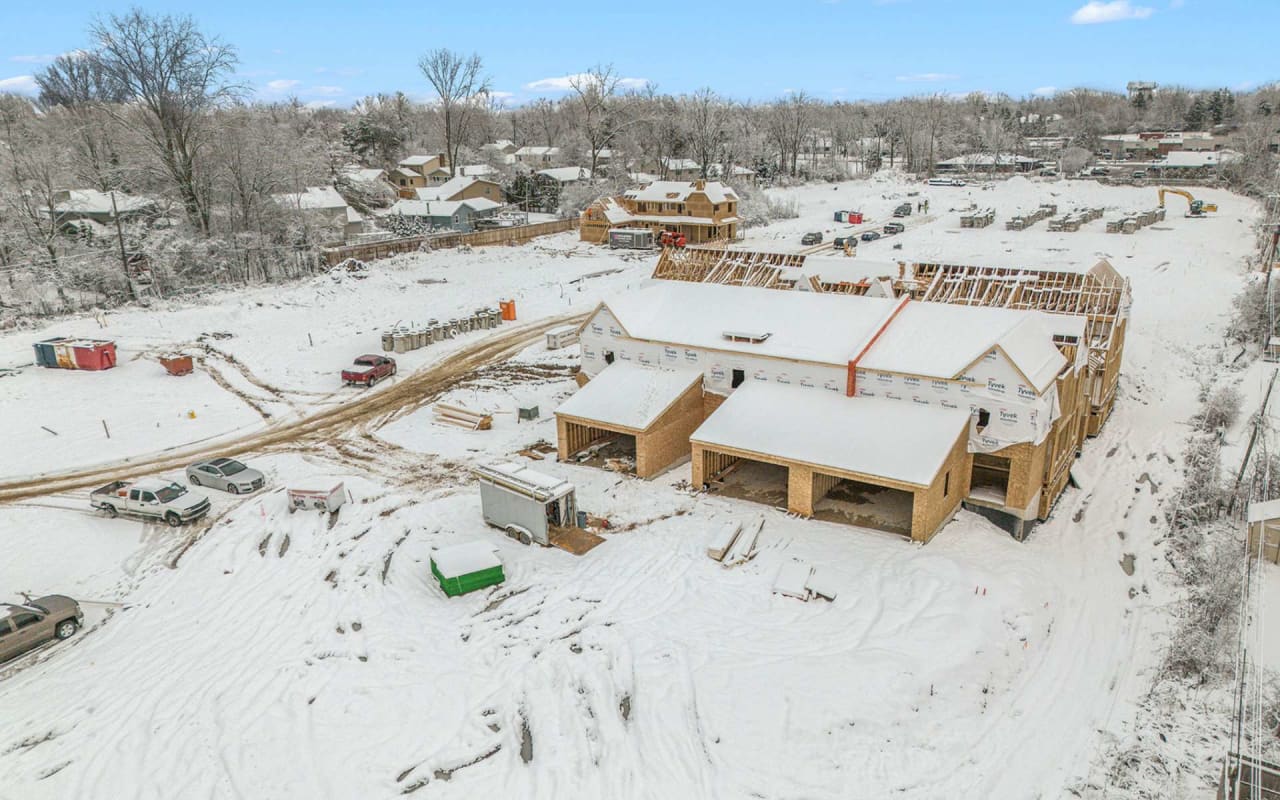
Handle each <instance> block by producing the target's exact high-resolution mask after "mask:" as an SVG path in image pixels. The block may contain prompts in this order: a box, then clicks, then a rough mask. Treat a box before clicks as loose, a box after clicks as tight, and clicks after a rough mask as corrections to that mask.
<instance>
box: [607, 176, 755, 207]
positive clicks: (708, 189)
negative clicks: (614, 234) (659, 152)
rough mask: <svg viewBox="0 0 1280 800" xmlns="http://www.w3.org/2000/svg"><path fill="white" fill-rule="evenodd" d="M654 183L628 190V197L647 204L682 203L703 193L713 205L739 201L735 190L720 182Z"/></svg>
mask: <svg viewBox="0 0 1280 800" xmlns="http://www.w3.org/2000/svg"><path fill="white" fill-rule="evenodd" d="M698 183H699V182H698V181H654V182H653V183H650V184H646V185H644V186H641V187H639V188H636V189H628V190H627V191H626V196H627V197H630V198H631V199H632V200H639V201H641V202H645V203H682V202H684V201H685V200H688V199H689V195H691V194H694V193H696V192H702V193H703V194H705V195H706V196H707V199H708V200H710V201H711V202H712V203H723V202H725V201H726V200H737V199H738V196H737V195H736V194H734V193H733V190H732V189H730V188H729V187H728V186H725V185H724V184H723V183H721V182H720V181H701V183H702V188H701V189H699V188H698Z"/></svg>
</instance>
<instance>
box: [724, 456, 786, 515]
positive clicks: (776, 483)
mask: <svg viewBox="0 0 1280 800" xmlns="http://www.w3.org/2000/svg"><path fill="white" fill-rule="evenodd" d="M703 457H704V458H706V459H707V460H708V463H709V466H710V467H711V468H709V469H708V470H707V472H706V475H707V483H708V489H707V491H708V493H710V494H719V495H721V496H723V497H732V498H734V499H737V500H750V501H751V502H753V503H763V504H764V505H767V506H774V507H775V508H786V507H787V479H788V477H789V475H790V472H789V471H788V469H787V468H786V467H783V466H779V465H777V464H770V463H767V462H765V461H753V460H752V459H749V458H732V457H729V456H724V455H721V454H719V453H712V452H706V453H705V454H704V456H703ZM717 461H720V462H721V463H720V464H717V463H715V462H717ZM716 467H719V468H718V469H716Z"/></svg>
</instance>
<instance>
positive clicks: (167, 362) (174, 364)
mask: <svg viewBox="0 0 1280 800" xmlns="http://www.w3.org/2000/svg"><path fill="white" fill-rule="evenodd" d="M160 363H161V364H162V365H163V366H164V368H165V371H166V372H168V373H169V374H170V375H190V374H191V370H192V369H194V367H193V366H192V364H191V356H188V355H184V354H182V353H172V354H170V355H167V356H160Z"/></svg>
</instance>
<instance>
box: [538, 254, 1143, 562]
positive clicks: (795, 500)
mask: <svg viewBox="0 0 1280 800" xmlns="http://www.w3.org/2000/svg"><path fill="white" fill-rule="evenodd" d="M825 261H826V260H825V259H809V260H808V261H806V260H805V259H804V257H803V256H798V255H794V254H779V253H750V252H743V251H733V250H724V249H717V248H707V249H696V248H690V249H686V250H684V251H679V252H677V251H666V252H664V254H663V256H662V257H661V259H660V261H659V263H658V266H657V268H656V269H655V274H654V277H655V278H660V279H665V280H658V281H654V282H653V283H651V284H648V285H646V286H644V287H642V288H640V289H637V290H634V291H632V292H629V293H627V294H624V295H621V296H619V297H617V298H611V299H609V300H607V301H606V302H604V303H602V304H601V305H600V306H599V307H598V308H597V309H596V310H595V312H594V313H593V314H592V315H591V316H590V318H589V319H588V320H587V322H586V323H584V325H583V327H582V329H581V332H580V337H581V341H582V359H583V369H582V371H583V375H584V376H585V378H587V379H588V382H587V383H586V384H585V386H583V388H582V389H581V390H580V391H579V392H578V393H577V394H576V395H575V396H574V397H572V398H570V399H569V400H568V401H567V402H566V403H565V404H564V405H563V406H562V407H561V408H560V409H559V411H558V412H557V421H558V434H559V450H560V457H561V458H562V459H570V458H573V457H575V456H576V455H577V454H578V453H580V452H583V451H584V450H588V449H590V448H592V447H595V446H599V445H600V444H601V443H602V442H607V441H613V442H622V443H624V444H625V446H627V447H629V448H631V449H633V452H634V457H635V465H636V473H637V474H638V475H640V476H642V477H651V476H653V475H655V474H658V473H660V472H662V471H663V470H665V469H667V468H668V467H670V466H672V465H673V464H675V463H678V462H679V461H681V460H683V458H684V457H685V456H686V455H687V456H690V457H691V458H692V478H693V483H694V485H696V486H707V487H709V488H711V489H712V490H715V491H724V492H725V493H726V494H731V495H735V493H736V496H743V497H753V498H754V499H759V500H763V501H764V502H771V503H774V504H776V505H780V506H785V507H786V508H787V509H788V510H790V511H792V512H795V513H798V514H801V515H804V516H816V517H820V518H830V519H837V520H843V521H850V522H854V523H856V524H860V525H865V526H870V527H880V528H883V529H886V530H891V531H895V532H898V533H902V534H904V535H909V536H910V537H911V538H913V539H916V540H919V541H927V540H928V539H929V538H931V537H932V536H933V534H934V533H936V531H937V530H938V529H939V528H940V527H941V526H942V525H943V524H945V522H946V521H947V520H948V519H949V518H950V517H951V515H952V514H953V513H954V512H955V510H956V509H957V508H958V507H959V506H960V505H961V504H962V503H964V504H966V505H967V506H968V507H970V508H973V509H975V510H978V511H980V512H982V513H985V514H986V515H987V516H989V517H991V518H992V519H995V520H996V521H998V522H1000V523H1001V524H1002V525H1003V526H1004V527H1006V528H1008V529H1009V530H1010V531H1012V532H1013V533H1014V534H1015V535H1017V536H1019V537H1021V536H1022V535H1023V533H1024V532H1025V530H1026V529H1027V526H1028V524H1033V523H1034V521H1035V520H1037V519H1043V518H1045V517H1047V516H1048V514H1049V512H1050V510H1051V509H1052V507H1053V503H1054V501H1055V500H1056V499H1057V497H1058V496H1059V495H1060V494H1061V492H1062V491H1063V489H1064V488H1065V487H1066V485H1067V482H1068V480H1069V477H1070V469H1071V465H1072V463H1073V462H1074V459H1075V457H1076V455H1077V453H1078V452H1079V449H1080V447H1081V446H1082V444H1083V442H1084V439H1085V437H1086V436H1087V435H1089V434H1093V433H1097V431H1098V429H1099V428H1100V427H1101V425H1102V424H1103V422H1105V420H1106V417H1107V415H1108V414H1109V413H1110V411H1111V407H1112V405H1113V404H1114V399H1115V385H1116V379H1117V376H1118V373H1119V366H1120V357H1121V354H1122V349H1123V340H1124V329H1125V324H1126V320H1127V317H1128V303H1129V289H1128V283H1127V281H1125V280H1124V279H1123V278H1121V277H1120V276H1119V275H1118V274H1116V273H1115V271H1114V270H1113V269H1111V268H1110V266H1109V265H1107V264H1105V262H1103V263H1100V264H1099V265H1097V266H1096V267H1094V268H1093V269H1092V270H1090V271H1089V272H1087V273H1084V274H1076V273H1069V272H1052V271H1046V270H1026V269H1023V270H1013V269H1004V268H984V267H972V266H959V265H943V264H905V263H904V264H900V265H890V266H891V269H890V270H888V271H889V273H890V274H883V275H881V274H877V275H876V277H870V278H862V277H858V278H854V277H852V276H851V275H849V274H842V273H841V272H840V270H839V269H835V268H834V265H833V264H827V263H824V262H825ZM835 264H838V265H841V269H844V270H846V272H847V270H848V266H847V261H846V260H843V259H841V260H836V261H835ZM859 266H860V267H861V268H862V269H864V270H865V269H866V266H865V265H859ZM880 271H881V272H884V271H885V270H880ZM778 290H791V291H778ZM842 501H843V502H842ZM865 509H871V512H870V513H864V510H865Z"/></svg>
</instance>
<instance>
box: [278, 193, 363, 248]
mask: <svg viewBox="0 0 1280 800" xmlns="http://www.w3.org/2000/svg"><path fill="white" fill-rule="evenodd" d="M272 199H273V200H275V201H276V202H277V203H279V204H280V205H281V206H283V207H284V208H287V209H290V210H293V211H297V212H300V213H302V214H306V215H310V216H313V217H315V218H317V219H319V220H320V221H321V222H322V223H324V224H326V225H331V226H333V227H334V228H335V229H336V230H338V231H340V232H341V233H342V238H343V241H346V240H347V239H348V238H351V237H354V236H358V235H359V234H361V233H363V232H364V228H365V224H364V217H362V216H361V215H360V214H359V212H357V211H356V210H355V209H354V208H352V207H351V206H349V205H347V201H346V200H344V199H342V195H340V194H338V190H337V189H335V188H333V187H332V186H308V187H306V188H305V189H304V190H303V191H301V192H291V193H288V194H276V195H272Z"/></svg>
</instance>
